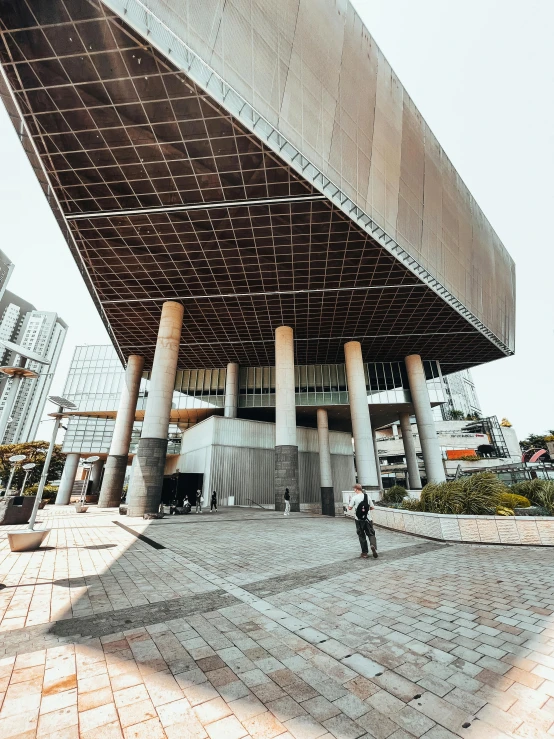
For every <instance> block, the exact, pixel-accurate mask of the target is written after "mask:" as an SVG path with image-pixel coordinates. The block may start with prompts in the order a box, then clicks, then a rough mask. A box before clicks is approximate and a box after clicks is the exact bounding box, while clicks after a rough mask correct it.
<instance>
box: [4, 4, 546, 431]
mask: <svg viewBox="0 0 554 739" xmlns="http://www.w3.org/2000/svg"><path fill="white" fill-rule="evenodd" d="M354 5H355V6H356V8H357V10H358V12H359V13H360V15H361V17H362V18H363V20H364V22H365V24H366V26H367V27H368V29H369V31H370V33H371V34H372V35H373V36H374V38H375V40H376V41H377V43H378V44H379V46H380V47H381V49H382V50H383V52H384V54H385V55H386V56H387V58H388V60H389V62H390V63H391V64H392V66H393V68H394V70H395V71H396V73H397V74H398V76H399V77H400V80H401V81H402V83H403V84H404V86H405V87H406V88H407V90H408V92H409V93H410V95H411V97H412V98H413V100H414V101H415V103H416V105H417V106H418V107H419V109H420V111H421V112H422V114H423V116H424V117H425V119H426V120H427V122H428V123H429V125H430V126H431V128H432V129H433V131H434V133H435V135H436V136H437V138H438V140H439V141H440V143H441V144H442V146H443V147H444V149H445V150H446V153H447V154H448V156H449V157H450V159H451V160H452V162H453V163H454V165H455V166H456V168H457V169H458V171H459V173H460V175H461V176H462V178H463V179H464V180H465V182H466V184H467V185H468V187H469V189H470V190H471V192H472V193H473V195H474V196H475V198H476V200H477V202H478V203H479V204H480V206H481V208H482V209H483V211H484V212H485V214H486V215H487V217H488V218H489V220H490V221H491V223H492V225H493V227H494V228H495V229H496V231H497V233H498V234H499V236H500V238H501V239H502V240H503V242H504V244H505V246H506V247H507V249H508V251H509V252H510V254H511V255H512V257H513V258H514V259H515V261H516V264H517V290H518V300H517V335H516V355H515V357H511V358H509V359H502V360H499V361H497V362H493V363H491V364H489V365H485V366H483V367H480V368H477V369H476V370H474V371H473V374H474V378H475V381H476V384H477V391H478V394H479V398H480V400H481V405H482V408H483V411H484V413H485V414H486V415H490V414H495V415H497V416H498V417H499V419H501V418H502V417H504V416H505V417H507V418H508V419H509V420H510V421H511V422H512V423H513V424H514V426H515V428H516V430H517V432H518V434H519V436H520V438H523V437H524V436H526V435H527V434H528V433H530V432H541V431H544V430H546V429H548V428H551V427H552V428H554V393H553V389H552V384H553V380H552V375H553V372H552V369H553V367H554V308H553V300H552V295H553V290H552V287H551V284H552V279H553V272H554V271H553V269H552V257H553V254H554V250H553V248H552V227H551V220H552V217H553V216H552V214H553V212H554V203H553V198H554V192H553V187H552V182H553V180H554V125H553V121H554V95H553V89H554V44H553V43H552V29H553V28H554V3H552V1H551V0H526V2H525V3H524V2H522V1H521V0H520V2H516V0H464V2H461V0H458V1H457V2H456V1H454V0H449V2H445V0H354ZM0 248H2V250H3V251H5V252H6V253H7V254H8V256H9V257H10V258H11V259H12V261H13V262H14V263H15V270H14V273H13V276H12V279H11V281H10V285H9V289H10V290H12V291H13V292H15V293H17V294H19V295H21V296H22V297H23V298H25V299H27V300H29V301H30V302H32V303H34V304H35V305H36V307H37V308H38V309H39V310H52V311H57V312H58V313H59V314H60V315H61V316H62V318H64V320H65V321H66V322H67V323H68V324H69V326H70V330H69V333H68V336H67V339H66V343H65V347H64V351H63V355H62V358H61V360H60V364H59V365H58V372H57V374H56V377H55V378H54V383H53V385H52V392H53V393H61V391H62V389H63V384H64V380H65V376H66V374H67V370H68V367H69V362H70V359H71V356H72V354H73V349H74V347H75V346H76V345H77V344H84V343H87V344H98V343H100V344H102V343H109V340H108V336H107V333H106V331H105V329H104V327H103V325H102V322H101V320H100V318H99V316H98V314H97V312H96V310H95V308H94V306H93V303H92V300H91V299H90V297H89V295H88V292H87V290H86V288H85V287H84V284H83V282H82V280H81V277H80V275H79V273H78V271H77V268H76V266H75V263H74V261H73V258H72V257H71V254H70V252H69V249H68V248H67V246H66V244H65V242H64V240H63V238H62V236H61V233H60V231H59V229H58V226H57V224H56V222H55V220H54V218H53V216H52V214H51V212H50V209H49V207H48V206H47V204H46V200H45V198H44V196H43V195H42V191H41V190H40V188H39V186H38V184H37V181H36V179H35V177H34V174H33V172H32V170H31V168H30V166H29V164H28V162H27V159H26V157H25V155H24V154H23V150H22V149H21V147H20V145H19V142H18V139H17V137H16V135H15V132H14V131H13V129H12V127H11V124H10V123H9V121H8V119H7V115H6V113H5V111H4V109H3V106H1V105H0ZM49 428H50V424H49V423H48V422H44V423H43V424H42V425H41V427H40V435H41V436H44V437H46V436H47V435H49Z"/></svg>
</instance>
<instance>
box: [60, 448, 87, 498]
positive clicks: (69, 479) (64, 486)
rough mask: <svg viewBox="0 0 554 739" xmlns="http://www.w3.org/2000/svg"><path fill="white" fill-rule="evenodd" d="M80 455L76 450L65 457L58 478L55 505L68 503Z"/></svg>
mask: <svg viewBox="0 0 554 739" xmlns="http://www.w3.org/2000/svg"><path fill="white" fill-rule="evenodd" d="M80 459H81V455H80V454H78V453H77V452H71V453H70V454H68V455H67V456H66V458H65V465H64V468H63V472H62V479H61V480H60V486H59V488H58V492H57V494H56V503H55V505H68V504H69V500H70V498H71V491H72V490H73V483H74V482H75V475H76V474H77V468H78V467H79V461H80Z"/></svg>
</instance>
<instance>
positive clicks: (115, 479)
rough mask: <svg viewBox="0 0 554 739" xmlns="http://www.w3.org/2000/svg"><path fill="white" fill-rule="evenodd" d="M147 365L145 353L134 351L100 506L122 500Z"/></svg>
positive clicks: (128, 370)
mask: <svg viewBox="0 0 554 739" xmlns="http://www.w3.org/2000/svg"><path fill="white" fill-rule="evenodd" d="M143 369H144V357H139V356H138V355H137V354H131V355H130V357H129V358H128V360H127V369H126V370H125V380H124V382H123V388H122V390H121V395H120V396H119V407H118V409H117V417H116V419H115V426H114V430H113V436H112V443H111V445H110V453H109V455H108V459H107V460H106V469H105V470H104V479H103V480H102V487H101V489H100V497H99V499H98V507H99V508H115V507H116V506H118V505H119V504H120V502H121V494H122V492H123V483H124V482H125V473H126V472H127V461H128V457H129V444H130V443H131V436H132V434H133V423H134V421H135V413H136V409H137V399H138V394H139V390H140V381H141V378H142V370H143Z"/></svg>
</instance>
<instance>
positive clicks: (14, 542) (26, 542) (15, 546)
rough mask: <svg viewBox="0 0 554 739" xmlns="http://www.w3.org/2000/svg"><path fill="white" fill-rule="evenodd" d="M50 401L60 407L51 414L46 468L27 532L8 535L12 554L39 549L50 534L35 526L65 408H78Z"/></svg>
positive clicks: (56, 399)
mask: <svg viewBox="0 0 554 739" xmlns="http://www.w3.org/2000/svg"><path fill="white" fill-rule="evenodd" d="M48 400H50V401H51V402H52V403H55V404H56V405H57V406H58V410H57V412H56V413H52V414H51V415H52V416H54V428H53V430H52V437H51V439H50V444H49V446H48V452H47V453H46V459H45V460H44V467H43V468H42V475H41V476H40V482H39V484H38V490H37V496H36V498H35V504H34V506H33V512H32V513H31V518H30V519H29V528H28V529H27V530H25V531H14V532H12V533H10V534H8V539H9V542H10V549H11V551H12V552H30V551H33V550H35V549H38V548H39V547H40V545H41V544H42V542H43V541H44V539H45V538H46V537H47V536H48V534H49V533H50V529H39V530H38V531H35V529H34V526H35V521H36V518H37V511H38V507H39V505H40V502H41V500H42V493H43V492H44V486H45V485H46V479H47V477H48V469H49V467H50V462H51V460H52V454H53V453H54V446H55V445H56V436H57V434H58V429H59V428H60V423H61V420H62V418H63V410H64V408H76V407H77V406H76V405H75V404H74V403H72V402H71V401H70V400H66V399H65V398H59V397H57V396H55V395H54V396H52V397H50V398H48Z"/></svg>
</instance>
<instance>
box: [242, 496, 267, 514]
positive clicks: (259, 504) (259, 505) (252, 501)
mask: <svg viewBox="0 0 554 739" xmlns="http://www.w3.org/2000/svg"><path fill="white" fill-rule="evenodd" d="M246 500H247V502H248V503H254V505H257V506H258V508H261V509H262V511H267V508H264V506H263V505H262V504H261V503H257V502H256V501H255V500H252V498H247V499H246Z"/></svg>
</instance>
